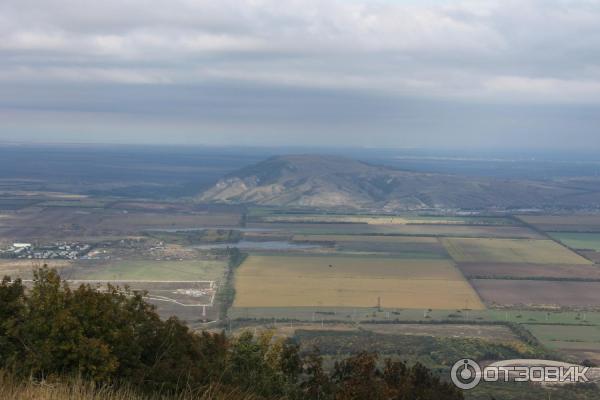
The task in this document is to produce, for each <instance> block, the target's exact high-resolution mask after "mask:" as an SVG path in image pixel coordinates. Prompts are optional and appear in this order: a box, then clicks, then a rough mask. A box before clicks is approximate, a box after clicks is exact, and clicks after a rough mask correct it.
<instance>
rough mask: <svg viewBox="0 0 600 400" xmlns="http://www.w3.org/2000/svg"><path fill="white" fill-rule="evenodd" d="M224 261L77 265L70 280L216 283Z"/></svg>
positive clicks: (119, 262) (116, 262) (223, 269)
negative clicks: (201, 281)
mask: <svg viewBox="0 0 600 400" xmlns="http://www.w3.org/2000/svg"><path fill="white" fill-rule="evenodd" d="M224 271H225V262H223V261H213V260H186V261H145V260H124V261H115V262H112V263H109V264H106V265H96V264H95V263H83V262H82V263H81V266H80V267H79V268H77V270H76V271H75V272H74V274H73V275H72V276H70V277H69V278H71V279H97V280H120V281H121V280H143V281H155V280H156V281H170V280H181V281H196V280H220V279H221V278H222V276H223V274H224Z"/></svg>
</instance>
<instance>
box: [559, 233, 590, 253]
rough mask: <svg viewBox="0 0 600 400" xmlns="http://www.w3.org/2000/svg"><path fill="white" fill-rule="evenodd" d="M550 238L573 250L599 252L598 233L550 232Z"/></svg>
mask: <svg viewBox="0 0 600 400" xmlns="http://www.w3.org/2000/svg"><path fill="white" fill-rule="evenodd" d="M550 236H552V238H554V239H556V240H558V241H560V242H561V243H564V244H565V245H567V246H569V247H571V248H573V249H581V250H593V251H600V233H580V232H552V233H551V234H550Z"/></svg>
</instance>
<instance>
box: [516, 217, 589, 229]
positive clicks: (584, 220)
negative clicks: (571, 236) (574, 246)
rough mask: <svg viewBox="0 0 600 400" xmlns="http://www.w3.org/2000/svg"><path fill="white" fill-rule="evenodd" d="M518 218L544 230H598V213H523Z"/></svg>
mask: <svg viewBox="0 0 600 400" xmlns="http://www.w3.org/2000/svg"><path fill="white" fill-rule="evenodd" d="M519 219H521V220H522V221H524V222H526V223H528V224H531V225H534V226H535V227H537V228H538V229H541V230H543V231H546V232H600V215H523V216H519Z"/></svg>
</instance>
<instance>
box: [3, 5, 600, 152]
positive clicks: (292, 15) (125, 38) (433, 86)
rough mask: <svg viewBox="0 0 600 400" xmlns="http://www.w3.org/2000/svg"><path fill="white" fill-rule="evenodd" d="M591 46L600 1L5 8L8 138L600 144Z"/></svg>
mask: <svg viewBox="0 0 600 400" xmlns="http://www.w3.org/2000/svg"><path fill="white" fill-rule="evenodd" d="M598 50H600V3H599V2H597V1H583V0H581V1H577V0H575V1H564V0H521V1H517V0H477V1H474V0H471V1H469V0H465V1H429V2H419V1H408V0H407V1H395V0H387V1H384V0H381V1H369V0H361V1H359V0H355V1H343V0H339V1H336V0H290V1H281V0H221V1H209V0H195V1H184V0H169V1H167V0H154V1H141V0H132V1H127V2H123V1H118V0H105V1H103V2H92V1H82V0H78V1H76V0H48V1H40V0H4V1H3V2H2V3H1V4H0V111H1V112H2V114H1V115H4V116H5V117H6V116H10V118H12V120H11V121H10V123H7V124H3V125H2V126H0V139H2V138H3V137H5V138H9V137H15V136H16V134H15V133H14V132H19V135H24V134H25V135H27V134H29V135H31V137H38V136H39V135H40V134H43V130H44V129H47V131H48V132H50V131H52V132H53V133H52V135H59V136H60V132H61V130H62V131H64V132H67V131H68V132H76V131H77V129H78V127H79V128H81V129H80V131H82V132H83V131H87V132H93V135H95V136H94V137H95V138H96V139H97V140H112V139H111V138H110V137H109V136H110V133H106V134H105V135H106V136H105V137H103V136H102V133H101V132H102V127H105V128H106V129H109V128H110V129H116V128H118V127H119V124H122V126H127V131H128V132H130V135H132V136H131V137H132V138H134V137H142V136H143V134H142V132H148V131H149V130H150V131H152V130H159V129H165V127H168V126H177V129H179V130H181V132H183V133H181V135H182V138H184V139H185V140H189V138H190V137H191V136H194V137H196V139H195V140H196V141H198V142H203V141H207V140H222V141H224V142H235V141H236V140H252V139H248V138H256V140H263V141H264V140H267V141H270V140H274V139H273V138H275V137H277V138H278V139H277V140H280V141H283V142H286V141H299V140H305V141H309V142H311V141H312V142H315V143H324V142H329V141H330V142H332V143H333V142H335V141H336V140H337V141H339V140H340V138H344V140H346V139H347V140H348V141H349V142H351V143H355V144H365V142H366V141H365V140H364V138H363V137H362V136H361V132H363V133H364V132H365V131H369V132H373V135H374V136H373V137H375V138H377V139H378V140H380V141H381V143H384V144H385V145H394V144H398V145H404V144H405V143H408V142H410V145H429V144H431V143H435V142H438V143H443V144H444V145H452V144H457V145H469V146H475V145H486V146H489V145H497V144H499V143H500V144H502V143H506V142H507V141H509V140H513V139H515V138H516V139H519V140H521V141H523V135H533V137H534V138H538V139H539V138H545V139H546V140H544V143H545V144H548V145H552V146H560V145H561V143H562V144H565V143H566V142H567V141H566V138H569V137H572V136H570V135H573V133H571V132H567V131H576V132H575V133H574V134H575V135H576V136H577V135H578V136H577V137H580V138H581V139H582V140H583V139H588V140H591V141H592V142H593V143H594V144H595V145H597V146H600V139H597V138H596V136H597V135H596V134H595V132H596V131H595V128H594V126H597V122H598V117H596V115H597V113H596V112H595V111H596V109H597V107H598V106H600V51H598ZM590 110H591V111H590ZM32 116H37V118H32ZM67 121H68V123H67ZM242 131H243V132H242ZM214 132H217V133H218V135H219V137H218V138H215V137H211V136H210V135H211V134H213V133H214ZM321 132H328V133H329V134H330V135H332V136H331V139H330V138H329V137H328V138H324V137H323V135H322V134H321ZM48 135H50V134H48ZM64 135H67V133H64ZM69 135H76V133H69ZM119 135H121V136H120V137H127V135H124V136H123V134H119ZM277 135H278V136H277ZM411 135H412V136H411ZM65 137H66V136H65ZM173 137H176V135H174V136H173ZM182 140H183V139H182ZM536 142H539V140H536V139H532V140H530V144H532V145H535V144H536ZM570 144H572V143H570Z"/></svg>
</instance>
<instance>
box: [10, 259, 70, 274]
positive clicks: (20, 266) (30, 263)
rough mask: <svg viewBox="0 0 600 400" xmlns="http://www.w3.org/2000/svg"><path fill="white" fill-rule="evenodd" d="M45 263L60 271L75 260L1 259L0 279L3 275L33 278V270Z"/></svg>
mask: <svg viewBox="0 0 600 400" xmlns="http://www.w3.org/2000/svg"><path fill="white" fill-rule="evenodd" d="M44 264H46V265H48V267H50V268H55V269H57V270H59V271H60V270H61V269H64V268H67V267H70V266H71V265H72V264H73V262H72V261H69V260H18V259H17V260H15V259H12V260H11V259H5V260H0V279H1V278H2V277H3V276H10V277H12V278H23V279H31V277H32V276H33V270H35V269H37V268H40V267H41V266H42V265H44Z"/></svg>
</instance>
